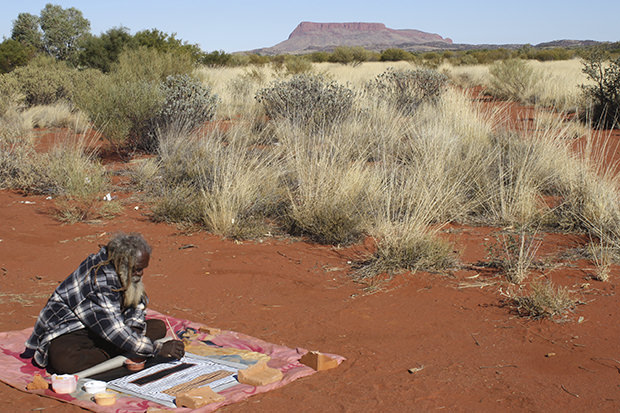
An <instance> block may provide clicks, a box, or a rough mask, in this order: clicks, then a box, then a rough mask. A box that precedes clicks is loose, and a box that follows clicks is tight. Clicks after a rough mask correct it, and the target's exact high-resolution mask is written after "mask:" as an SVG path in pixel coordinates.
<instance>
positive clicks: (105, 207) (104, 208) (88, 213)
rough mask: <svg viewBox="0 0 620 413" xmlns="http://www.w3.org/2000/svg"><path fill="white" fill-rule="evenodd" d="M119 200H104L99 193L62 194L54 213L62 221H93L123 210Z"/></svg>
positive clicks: (73, 222)
mask: <svg viewBox="0 0 620 413" xmlns="http://www.w3.org/2000/svg"><path fill="white" fill-rule="evenodd" d="M122 209H123V208H122V205H121V204H120V203H119V202H117V201H104V200H102V198H101V197H100V196H99V195H98V194H97V195H95V194H93V195H87V196H85V195H81V196H72V195H68V196H61V197H59V198H58V199H57V200H56V205H55V209H54V215H55V216H56V218H57V219H58V220H59V221H61V222H66V223H68V224H75V223H76V222H84V221H93V220H98V219H101V218H112V217H114V216H116V215H118V214H119V213H120V212H121V211H122Z"/></svg>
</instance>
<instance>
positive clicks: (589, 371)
mask: <svg viewBox="0 0 620 413" xmlns="http://www.w3.org/2000/svg"><path fill="white" fill-rule="evenodd" d="M578 367H579V368H580V369H581V370H585V371H587V372H588V373H596V372H595V371H594V370H590V369H587V368H585V367H583V366H578Z"/></svg>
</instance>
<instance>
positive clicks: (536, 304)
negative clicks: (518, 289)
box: [513, 281, 578, 319]
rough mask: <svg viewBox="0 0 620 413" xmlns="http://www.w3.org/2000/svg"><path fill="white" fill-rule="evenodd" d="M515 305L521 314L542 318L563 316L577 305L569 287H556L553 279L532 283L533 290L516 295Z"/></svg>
mask: <svg viewBox="0 0 620 413" xmlns="http://www.w3.org/2000/svg"><path fill="white" fill-rule="evenodd" d="M513 300H514V305H515V306H516V308H517V311H518V312H519V314H520V315H522V316H526V317H530V318H534V319H540V318H554V317H556V316H563V315H565V314H566V313H567V312H568V311H572V310H574V309H575V307H576V306H577V303H578V300H576V299H575V298H573V297H572V295H571V293H570V292H569V290H568V288H567V287H561V286H558V287H555V286H554V285H553V283H552V282H551V281H547V282H535V283H532V284H531V292H530V293H529V294H524V295H516V296H515V297H514V298H513Z"/></svg>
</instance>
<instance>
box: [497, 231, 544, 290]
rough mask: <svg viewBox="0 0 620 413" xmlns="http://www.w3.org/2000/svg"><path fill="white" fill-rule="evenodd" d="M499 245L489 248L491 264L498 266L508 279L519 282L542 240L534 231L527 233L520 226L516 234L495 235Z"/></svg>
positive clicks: (526, 271)
mask: <svg viewBox="0 0 620 413" xmlns="http://www.w3.org/2000/svg"><path fill="white" fill-rule="evenodd" d="M496 240H497V241H498V244H499V246H491V247H490V248H489V258H490V263H491V265H494V266H496V267H498V268H499V269H500V270H501V271H502V272H503V273H504V274H505V275H506V278H508V281H510V282H512V283H515V284H521V283H522V282H523V281H524V280H525V279H526V278H527V276H528V274H529V272H530V269H531V268H532V267H533V266H534V261H535V259H536V252H537V251H538V249H539V248H540V246H541V245H542V240H541V239H540V238H538V237H537V235H536V233H529V232H528V231H527V229H526V228H522V229H521V230H520V231H519V232H518V233H517V234H505V233H502V234H501V235H498V236H496Z"/></svg>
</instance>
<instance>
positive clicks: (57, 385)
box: [52, 374, 77, 394]
mask: <svg viewBox="0 0 620 413" xmlns="http://www.w3.org/2000/svg"><path fill="white" fill-rule="evenodd" d="M76 388H77V376H74V375H73V374H60V375H57V374H52V389H53V390H54V391H55V392H56V393H58V394H68V393H73V392H74V391H75V389H76Z"/></svg>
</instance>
